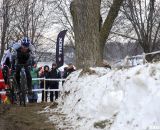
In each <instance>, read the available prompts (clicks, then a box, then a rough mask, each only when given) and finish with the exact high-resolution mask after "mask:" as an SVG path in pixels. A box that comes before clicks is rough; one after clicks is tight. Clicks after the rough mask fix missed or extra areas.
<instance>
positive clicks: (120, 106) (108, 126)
mask: <svg viewBox="0 0 160 130" xmlns="http://www.w3.org/2000/svg"><path fill="white" fill-rule="evenodd" d="M92 69H93V70H95V73H93V74H85V75H80V72H81V70H79V71H76V72H74V73H72V74H71V75H70V76H69V77H68V79H67V81H66V83H65V85H64V92H63V93H62V94H61V97H60V98H59V100H58V101H57V102H58V107H57V108H56V109H51V108H50V109H49V108H47V109H45V110H46V112H50V113H51V114H49V115H50V116H49V120H50V121H51V122H53V123H55V124H57V126H58V127H59V128H64V129H66V130H67V129H68V130H72V129H73V130H100V129H104V130H160V63H155V64H146V65H139V66H136V67H133V68H130V69H121V70H116V69H114V70H110V69H105V68H92ZM56 112H60V113H61V114H62V115H61V116H60V115H58V116H56V115H55V114H54V113H56ZM63 114H64V115H63Z"/></svg>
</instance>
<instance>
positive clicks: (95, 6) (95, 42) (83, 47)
mask: <svg viewBox="0 0 160 130" xmlns="http://www.w3.org/2000/svg"><path fill="white" fill-rule="evenodd" d="M100 4H101V3H100V0H75V1H74V2H72V4H71V13H72V16H73V25H74V33H75V47H76V67H77V68H87V67H90V66H92V67H93V66H96V65H97V63H99V62H100V61H101V60H102V59H101V58H102V57H101V55H100V47H99V18H100Z"/></svg>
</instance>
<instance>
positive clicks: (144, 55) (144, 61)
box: [142, 53, 146, 64]
mask: <svg viewBox="0 0 160 130" xmlns="http://www.w3.org/2000/svg"><path fill="white" fill-rule="evenodd" d="M142 55H143V64H145V63H146V54H145V53H143V54H142Z"/></svg>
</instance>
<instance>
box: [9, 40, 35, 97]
mask: <svg viewBox="0 0 160 130" xmlns="http://www.w3.org/2000/svg"><path fill="white" fill-rule="evenodd" d="M11 54H12V57H11V64H12V70H15V71H16V81H17V84H18V88H19V90H20V71H21V68H22V65H23V66H24V69H25V73H26V77H27V86H28V94H32V86H31V85H32V77H31V74H30V71H29V67H28V66H31V65H32V64H34V58H35V57H34V47H33V45H32V44H31V41H30V39H29V38H28V37H24V38H23V39H22V40H21V43H20V44H19V43H15V44H14V45H13V47H12V49H11Z"/></svg>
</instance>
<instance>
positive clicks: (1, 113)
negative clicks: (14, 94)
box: [0, 103, 57, 130]
mask: <svg viewBox="0 0 160 130" xmlns="http://www.w3.org/2000/svg"><path fill="white" fill-rule="evenodd" d="M47 105H48V104H46V103H45V104H44V103H38V104H27V107H21V106H18V105H2V104H0V130H57V129H56V128H55V126H54V124H51V123H50V122H48V121H47V120H48V119H47V116H46V115H45V114H37V112H38V111H41V110H43V109H44V108H45V107H46V106H47Z"/></svg>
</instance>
